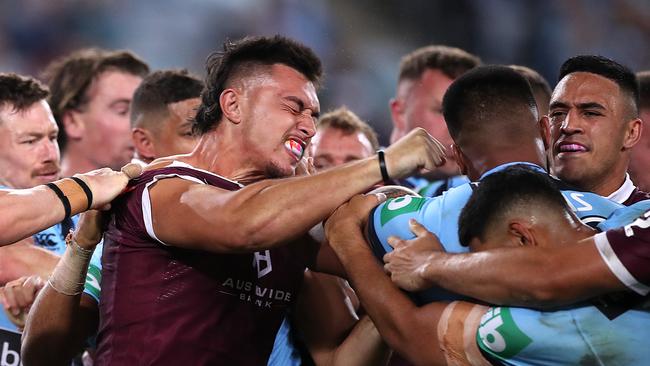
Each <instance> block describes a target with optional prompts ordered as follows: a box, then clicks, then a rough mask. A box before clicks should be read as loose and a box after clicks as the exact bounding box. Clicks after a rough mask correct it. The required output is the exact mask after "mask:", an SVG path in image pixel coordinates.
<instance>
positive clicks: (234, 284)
mask: <svg viewBox="0 0 650 366" xmlns="http://www.w3.org/2000/svg"><path fill="white" fill-rule="evenodd" d="M221 286H222V287H223V289H222V290H220V291H219V292H221V293H222V294H225V295H229V296H235V297H238V298H239V300H241V301H245V302H248V303H251V304H253V305H255V306H257V307H260V308H268V309H270V308H272V307H273V306H275V305H280V306H283V305H288V304H289V303H291V298H292V294H291V292H290V291H284V290H280V289H276V288H270V287H263V286H260V285H258V284H256V283H253V282H251V281H244V280H239V279H235V278H227V279H226V280H225V281H224V282H223V283H222V284H221ZM278 302H279V304H278Z"/></svg>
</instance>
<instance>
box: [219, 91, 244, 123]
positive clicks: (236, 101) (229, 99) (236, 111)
mask: <svg viewBox="0 0 650 366" xmlns="http://www.w3.org/2000/svg"><path fill="white" fill-rule="evenodd" d="M219 105H220V106H221V111H222V112H223V116H224V117H226V119H228V120H229V121H230V122H232V123H234V124H239V123H240V122H241V96H240V95H239V93H237V91H236V90H235V89H232V88H229V89H226V90H224V91H222V92H221V95H220V96H219Z"/></svg>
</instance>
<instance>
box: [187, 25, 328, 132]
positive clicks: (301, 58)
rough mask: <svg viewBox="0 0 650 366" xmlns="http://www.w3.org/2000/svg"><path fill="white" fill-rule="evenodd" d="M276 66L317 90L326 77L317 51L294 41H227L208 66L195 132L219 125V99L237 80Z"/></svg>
mask: <svg viewBox="0 0 650 366" xmlns="http://www.w3.org/2000/svg"><path fill="white" fill-rule="evenodd" d="M274 64H283V65H286V66H289V67H291V68H293V69H295V70H296V71H298V72H299V73H301V74H303V75H304V76H305V77H306V78H307V79H308V80H309V81H311V82H312V83H314V84H315V85H316V86H318V85H319V84H320V79H321V77H322V75H323V66H322V64H321V61H320V59H319V58H318V56H316V54H315V53H314V51H312V50H311V49H310V48H309V47H307V46H305V45H303V44H301V43H299V42H296V41H294V40H292V39H289V38H286V37H282V36H279V35H276V36H273V37H246V38H243V39H241V40H238V41H235V42H230V41H227V42H225V43H224V44H223V50H221V51H217V52H213V53H212V54H211V55H210V56H209V57H208V60H207V62H206V69H207V77H206V81H205V84H206V85H205V89H204V90H203V93H202V94H201V100H202V101H201V106H200V107H199V110H198V111H197V113H196V118H195V119H194V130H195V132H197V133H198V134H200V135H201V134H204V133H206V132H208V131H210V130H212V129H213V128H214V127H216V126H217V125H218V124H219V121H220V120H221V117H222V115H223V111H222V110H221V105H220V104H219V97H220V96H221V93H222V92H223V91H224V90H225V89H226V87H227V85H228V84H229V83H231V82H232V81H233V79H235V78H238V77H242V76H247V75H249V74H250V73H251V72H252V71H254V70H255V69H256V67H259V66H263V67H269V66H272V65H274Z"/></svg>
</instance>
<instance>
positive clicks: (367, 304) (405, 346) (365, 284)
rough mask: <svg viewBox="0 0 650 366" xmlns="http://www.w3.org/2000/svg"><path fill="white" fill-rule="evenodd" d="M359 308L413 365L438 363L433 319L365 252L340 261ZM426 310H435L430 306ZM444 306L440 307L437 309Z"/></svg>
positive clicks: (393, 347)
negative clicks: (363, 310)
mask: <svg viewBox="0 0 650 366" xmlns="http://www.w3.org/2000/svg"><path fill="white" fill-rule="evenodd" d="M341 262H342V263H343V265H344V267H345V268H346V270H347V272H348V277H349V279H350V281H351V282H352V286H353V288H354V289H355V291H356V293H357V296H358V297H359V299H360V301H361V304H362V305H363V307H364V309H365V310H366V312H367V313H368V315H369V316H370V317H371V318H372V321H373V322H374V324H375V326H376V327H377V329H378V330H379V333H380V334H381V336H382V337H383V339H384V340H385V341H386V343H388V345H389V346H390V347H391V348H392V349H394V350H395V351H397V352H398V353H400V354H402V355H404V356H406V357H407V358H409V360H410V361H411V362H414V363H415V364H432V363H436V362H439V361H440V360H442V357H443V356H442V354H441V351H440V349H439V348H438V347H437V346H436V345H437V343H438V341H437V333H436V325H437V323H438V318H437V317H436V316H437V315H435V314H434V316H433V317H431V313H429V312H427V313H425V312H424V311H422V309H423V308H418V307H416V306H415V304H413V302H412V301H411V300H410V299H408V298H407V297H406V295H404V293H402V292H401V291H400V290H399V289H398V288H397V287H396V286H395V285H394V284H393V283H392V282H391V281H390V279H389V278H388V276H386V274H385V273H384V272H383V270H382V268H381V266H380V265H379V264H378V263H377V260H376V259H375V258H374V257H373V256H372V254H371V253H370V251H369V250H368V249H366V248H359V250H356V251H355V252H348V253H347V254H346V255H344V256H342V257H341ZM430 306H433V307H435V306H437V304H432V305H430ZM442 308H444V304H441V309H442Z"/></svg>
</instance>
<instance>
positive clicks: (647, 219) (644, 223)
mask: <svg viewBox="0 0 650 366" xmlns="http://www.w3.org/2000/svg"><path fill="white" fill-rule="evenodd" d="M634 227H638V228H639V229H647V228H649V227H650V211H646V213H644V214H643V216H641V217H639V218H637V219H636V220H634V221H633V222H632V223H631V224H628V225H625V227H624V229H625V236H627V237H628V238H629V237H631V236H634V230H633V228H634Z"/></svg>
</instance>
